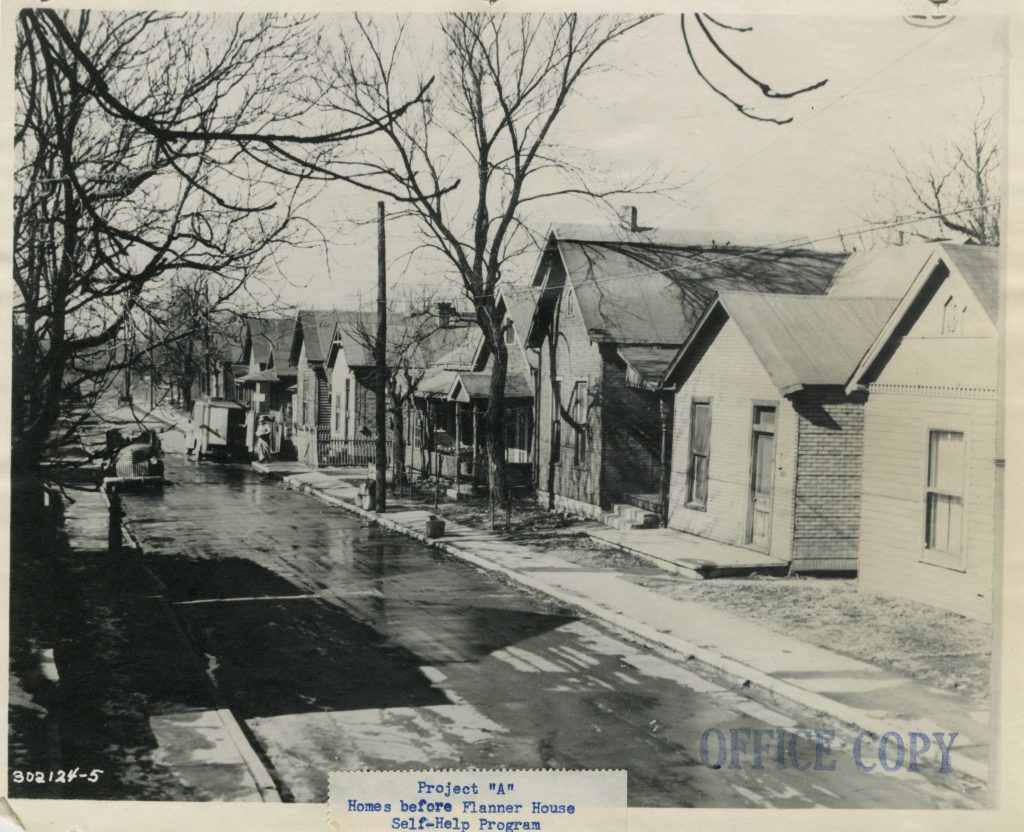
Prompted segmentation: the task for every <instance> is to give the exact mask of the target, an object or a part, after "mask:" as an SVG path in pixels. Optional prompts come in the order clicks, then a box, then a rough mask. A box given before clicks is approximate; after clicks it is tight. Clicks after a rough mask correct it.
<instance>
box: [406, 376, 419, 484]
mask: <svg viewBox="0 0 1024 832" xmlns="http://www.w3.org/2000/svg"><path fill="white" fill-rule="evenodd" d="M418 409H419V408H417V407H416V397H415V396H410V397H409V466H408V470H407V471H406V476H407V477H408V478H409V496H412V472H413V470H415V463H416V427H417V426H416V418H417V416H418V414H417V412H416V411H417V410H418Z"/></svg>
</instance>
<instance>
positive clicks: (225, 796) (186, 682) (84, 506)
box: [58, 491, 280, 803]
mask: <svg viewBox="0 0 1024 832" xmlns="http://www.w3.org/2000/svg"><path fill="white" fill-rule="evenodd" d="M74 499H75V502H74V503H73V504H70V505H68V506H67V508H66V512H65V523H64V534H65V535H66V538H67V543H68V551H67V555H66V558H61V562H62V563H63V564H65V565H64V566H63V569H64V570H65V571H67V572H68V573H69V580H72V581H74V583H75V584H76V585H78V586H79V587H80V590H81V592H82V593H84V594H83V595H82V598H81V599H80V600H81V601H82V602H83V603H86V604H88V605H90V606H93V605H96V606H100V607H106V608H108V609H110V610H111V611H112V616H111V619H110V620H114V621H124V622H133V623H132V625H131V629H130V631H129V632H123V633H118V634H117V638H116V639H115V643H116V644H117V645H121V644H122V642H123V645H124V646H123V648H118V650H116V651H115V652H108V649H109V648H106V647H102V648H101V647H99V645H95V644H93V642H92V640H90V639H89V638H88V633H85V636H86V639H85V644H84V646H83V647H82V648H80V649H78V650H72V649H71V648H68V647H65V650H64V652H65V654H67V661H69V662H71V663H72V664H74V665H88V666H89V668H90V673H91V675H93V676H96V677H102V676H103V675H104V674H105V672H106V671H105V669H104V668H105V667H106V666H107V665H110V668H112V670H111V674H110V675H114V670H113V668H117V667H120V666H122V665H123V664H124V662H125V661H129V660H133V661H138V658H137V656H138V654H139V652H140V650H141V649H143V648H144V649H148V650H150V651H154V652H155V654H156V655H157V659H156V661H155V664H156V665H159V666H161V667H164V668H166V675H167V676H168V679H156V680H149V679H138V680H136V681H137V682H138V684H140V685H141V686H143V687H140V688H139V689H137V690H136V689H125V690H124V691H120V689H118V690H117V691H116V695H122V694H123V696H124V697H125V698H127V699H129V700H130V701H131V702H132V703H133V705H135V706H136V707H135V708H134V709H133V711H132V714H133V715H132V716H127V715H125V714H121V713H118V716H119V717H120V718H121V719H122V720H129V719H139V718H141V719H143V720H144V721H145V724H144V725H139V726H138V730H140V731H143V732H144V733H145V734H147V735H148V737H149V743H148V746H149V747H148V749H147V751H146V752H145V758H144V759H139V760H138V764H139V765H142V766H146V767H150V768H153V769H155V770H157V771H158V772H159V774H158V776H159V777H161V778H163V779H164V780H165V782H167V783H168V787H167V788H169V789H173V790H177V791H176V792H175V793H176V794H177V793H178V792H180V794H179V795H178V797H179V799H190V800H224V801H243V802H247V801H250V802H251V801H255V802H258V801H263V802H275V803H276V802H280V795H279V794H278V791H277V787H276V785H275V784H274V782H273V780H272V779H271V777H270V775H269V773H268V772H267V770H266V768H265V767H264V765H263V763H262V762H261V760H260V759H259V757H258V755H257V754H256V752H255V750H254V749H253V748H252V746H251V745H250V743H249V741H248V740H247V738H246V737H245V734H244V733H243V731H242V729H241V727H240V725H239V723H238V721H237V720H236V719H235V717H234V715H233V714H232V713H231V711H230V710H228V709H227V708H225V707H223V706H222V705H221V703H219V702H218V701H217V695H216V692H215V690H214V688H213V685H212V684H211V682H210V680H209V678H208V677H207V676H206V674H205V672H204V670H203V668H202V666H201V665H200V664H199V660H198V659H197V657H196V656H195V654H194V651H193V650H192V648H191V646H190V644H189V643H188V639H187V637H186V636H185V634H184V632H183V631H182V630H181V628H180V626H179V625H178V623H177V621H176V619H175V617H174V614H173V612H172V611H171V609H170V607H169V606H168V605H167V602H166V600H165V599H164V598H163V595H162V593H161V591H160V590H161V587H160V586H159V584H158V582H156V580H155V578H153V577H152V575H151V574H150V573H149V571H148V570H147V569H146V567H145V563H144V559H143V558H144V556H143V555H142V554H141V553H140V551H139V550H138V547H137V545H133V543H134V541H133V538H132V537H131V530H130V527H129V526H128V525H127V524H126V525H125V529H126V531H128V535H126V536H125V548H124V549H123V550H122V551H121V552H120V553H109V552H108V550H107V525H108V522H109V514H108V504H107V500H106V498H105V496H104V495H103V494H102V493H101V492H99V491H95V492H90V491H82V492H74ZM115 573H116V574H115ZM115 577H116V587H115V589H114V591H113V592H112V593H111V592H110V591H109V590H108V589H107V587H108V585H109V583H110V581H111V580H113V579H114V578H115ZM83 587H84V589H81V588H83ZM92 595H95V596H96V597H97V598H99V599H100V600H99V601H98V602H96V601H93V600H92V597H91V596H92ZM147 645H148V647H147ZM154 645H156V646H154ZM136 646H140V650H139V651H137V650H135V647H136ZM120 650H123V653H124V654H123V655H122V653H121V652H120ZM82 651H85V652H82ZM90 651H91V653H90ZM133 651H134V652H133ZM72 653H74V655H71V654H72ZM79 653H82V655H78V654H79ZM126 657H131V659H129V658H126ZM59 669H60V668H58V670H59ZM76 675H77V674H76ZM172 676H173V677H174V678H173V680H172V679H170V677H172ZM129 678H133V677H129ZM162 685H168V686H169V687H170V689H171V693H170V694H168V695H162V696H156V695H153V696H152V697H150V696H149V695H148V694H147V693H143V692H140V691H143V690H145V689H146V687H145V686H149V687H151V688H153V689H155V690H158V691H160V690H162V688H161V686H162ZM81 687H82V684H81V681H80V680H79V681H78V683H77V685H76V686H73V688H72V690H70V691H69V692H67V693H66V694H65V696H72V697H73V696H75V695H76V694H81V690H79V689H80V688H81ZM139 702H143V703H145V704H143V705H142V706H141V707H140V706H139V704H138V703H139ZM107 704H108V705H109V706H111V707H117V703H116V702H113V703H107ZM69 709H70V710H72V711H73V709H71V708H70V705H69ZM136 711H138V716H135V715H134V714H135V712H136ZM65 730H70V731H74V730H75V728H74V727H73V726H65ZM171 784H173V785H171Z"/></svg>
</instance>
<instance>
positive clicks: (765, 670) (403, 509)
mask: <svg viewBox="0 0 1024 832" xmlns="http://www.w3.org/2000/svg"><path fill="white" fill-rule="evenodd" d="M253 467H254V468H255V469H256V470H259V471H262V472H263V473H267V474H271V475H274V476H277V477H279V478H281V479H282V480H283V481H284V482H285V484H286V485H288V486H290V487H292V488H296V489H298V490H302V491H306V492H308V493H310V494H312V495H314V496H316V497H318V498H320V499H321V500H324V501H325V502H327V503H329V504H331V505H336V506H339V507H341V508H344V509H346V510H349V511H352V512H355V513H356V514H359V515H361V516H363V517H365V518H367V519H371V520H374V521H376V522H378V523H379V524H380V525H381V526H383V527H385V528H389V529H392V530H394V531H397V532H400V533H402V534H405V535H408V536H411V537H415V538H417V539H419V540H422V541H423V542H425V543H427V544H429V545H431V546H434V547H436V548H439V549H441V550H443V551H445V552H447V553H448V554H450V555H453V556H455V557H458V558H460V559H462V560H464V561H468V562H469V563H473V564H475V565H477V566H479V567H482V568H485V569H489V570H493V571H498V572H500V573H502V574H504V575H506V576H507V577H508V578H509V579H510V580H511V581H514V582H515V583H517V584H519V585H521V586H524V587H528V588H530V589H532V590H535V591H538V592H541V593H543V594H545V595H548V596H551V597H553V598H556V599H557V600H559V601H560V602H562V603H566V604H570V605H572V606H574V607H576V608H578V609H581V610H583V611H585V612H587V613H589V614H590V615H592V616H594V617H595V618H597V619H600V620H601V621H604V622H605V623H607V624H609V625H611V626H613V627H615V628H616V629H618V630H621V631H624V632H628V633H631V634H633V635H635V636H639V637H641V638H643V639H645V640H647V641H650V642H653V643H655V644H657V645H661V646H662V647H664V648H667V649H669V650H672V651H674V652H677V653H680V654H682V655H684V656H688V657H693V658H695V659H697V660H699V661H701V662H704V663H705V664H708V665H710V666H712V667H715V668H717V669H719V670H721V671H723V672H725V673H728V674H729V675H731V676H732V677H734V678H735V679H737V681H739V682H740V683H742V684H748V683H749V684H752V685H757V686H758V687H761V688H764V689H766V690H769V691H771V692H772V693H774V694H776V695H778V696H781V697H784V698H786V699H789V700H791V701H793V702H796V703H798V704H800V705H802V706H804V707H806V708H809V709H812V710H814V711H818V712H821V713H823V714H826V715H828V716H831V717H833V718H835V719H837V720H839V721H841V722H843V723H846V724H848V725H852V726H855V727H857V728H859V729H861V730H865V731H869V732H871V733H872V734H874V735H875V736H881V735H882V734H884V733H886V732H889V731H898V732H900V733H901V734H902V735H903V737H906V736H907V734H908V733H909V732H910V731H920V732H926V733H928V734H931V733H932V732H934V731H945V732H951V731H956V732H959V737H958V738H957V739H956V744H955V753H954V757H953V759H954V768H955V770H957V771H959V772H961V773H963V774H966V775H968V776H970V777H973V778H976V779H978V780H982V781H987V780H988V760H989V713H988V710H987V709H982V708H980V707H979V705H978V703H977V702H975V701H974V700H972V699H970V698H968V697H965V696H960V695H957V694H955V693H951V692H949V691H944V690H940V689H937V688H932V687H928V686H926V685H923V684H921V683H920V682H917V681H915V680H913V679H911V678H909V677H906V676H901V675H899V674H897V673H894V672H892V671H890V670H886V669H884V668H880V667H877V666H874V665H871V664H868V663H866V662H863V661H859V660H857V659H853V658H849V657H847V656H843V655H840V654H839V653H835V652H832V651H830V650H825V649H822V648H820V647H817V646H815V645H812V644H808V643H806V642H803V641H800V640H798V639H795V638H792V637H790V636H786V635H782V634H779V633H773V632H771V631H769V630H766V629H765V628H764V627H763V626H762V625H760V624H756V623H753V622H751V621H748V620H746V619H743V618H740V617H739V616H736V615H732V614H730V613H726V612H723V611H721V610H718V609H716V608H714V607H710V606H707V605H704V604H699V603H695V602H692V601H684V600H676V599H672V598H669V597H667V596H666V595H663V594H661V593H659V592H657V591H655V590H651V589H647V588H644V587H641V586H638V585H637V584H636V583H633V582H632V581H630V580H629V579H628V578H627V572H626V571H625V570H624V569H614V570H612V569H609V570H600V571H595V570H594V569H592V568H587V567H582V566H579V565H577V564H574V563H571V562H570V561H567V560H565V559H563V558H559V557H558V556H556V555H552V554H550V553H546V552H540V551H535V550H532V549H529V548H527V547H525V546H521V545H518V544H515V543H512V542H509V541H507V540H505V539H503V538H502V536H501V535H500V534H499V533H496V532H489V531H485V530H481V529H475V528H471V527H469V526H464V525H460V524H458V523H453V522H451V521H448V522H447V523H446V529H445V535H444V536H443V537H441V538H439V539H436V540H431V539H428V538H427V537H426V536H425V534H424V526H425V521H426V518H427V517H429V516H430V514H431V512H428V511H424V510H423V509H422V508H421V507H420V506H415V507H414V506H409V505H406V504H403V502H402V501H401V500H400V499H395V498H390V499H389V503H388V510H387V512H386V513H385V514H383V515H376V514H374V513H372V512H367V511H364V510H363V509H361V508H359V507H358V506H357V505H356V494H357V488H358V483H359V482H360V481H362V480H364V479H365V478H366V476H365V470H358V471H357V470H355V469H348V470H344V469H319V470H310V469H308V468H305V467H304V466H302V465H300V464H298V463H279V462H273V463H269V464H254V465H253Z"/></svg>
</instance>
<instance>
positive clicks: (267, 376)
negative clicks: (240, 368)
mask: <svg viewBox="0 0 1024 832" xmlns="http://www.w3.org/2000/svg"><path fill="white" fill-rule="evenodd" d="M280 380H281V379H280V378H278V375H277V373H276V372H274V370H272V369H271V370H259V371H258V372H255V373H248V374H246V375H244V376H242V377H241V378H238V379H235V381H237V382H238V383H239V384H256V383H257V382H260V381H264V382H275V381H280Z"/></svg>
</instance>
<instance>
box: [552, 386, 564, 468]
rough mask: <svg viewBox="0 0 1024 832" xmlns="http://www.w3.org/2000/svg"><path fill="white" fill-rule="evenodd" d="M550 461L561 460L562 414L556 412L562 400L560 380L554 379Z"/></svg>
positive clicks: (557, 461) (558, 461)
mask: <svg viewBox="0 0 1024 832" xmlns="http://www.w3.org/2000/svg"><path fill="white" fill-rule="evenodd" d="M551 393H552V395H551V461H552V462H554V463H556V464H557V463H560V462H561V461H562V416H561V414H560V413H559V412H558V403H559V402H560V401H561V400H562V380H561V379H560V378H559V379H555V383H554V385H553V387H552V390H551Z"/></svg>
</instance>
